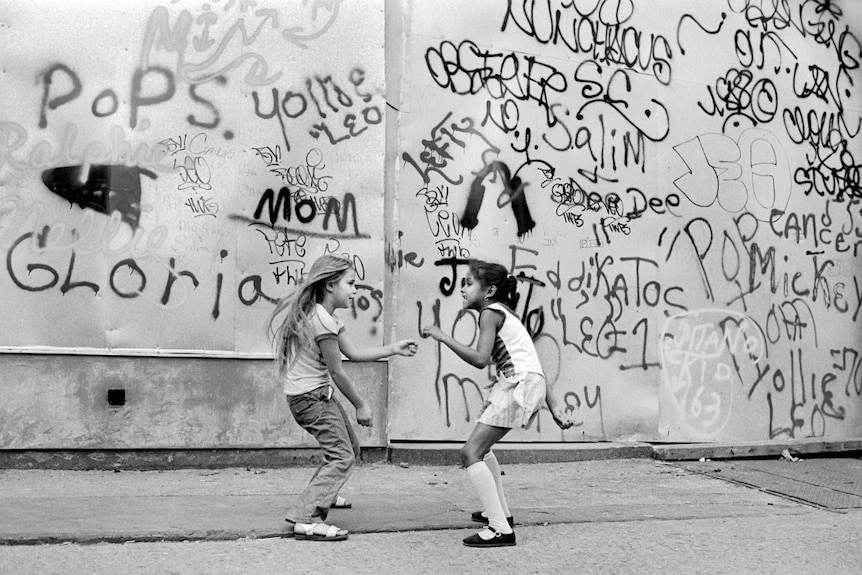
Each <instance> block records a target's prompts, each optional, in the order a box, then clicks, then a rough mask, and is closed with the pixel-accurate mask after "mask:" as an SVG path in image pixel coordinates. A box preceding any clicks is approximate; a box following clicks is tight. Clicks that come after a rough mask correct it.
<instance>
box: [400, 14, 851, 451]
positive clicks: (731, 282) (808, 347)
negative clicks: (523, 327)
mask: <svg viewBox="0 0 862 575" xmlns="http://www.w3.org/2000/svg"><path fill="white" fill-rule="evenodd" d="M405 4H407V5H409V7H410V8H409V10H405V13H407V14H409V17H408V23H407V25H406V30H405V34H406V37H407V40H406V45H407V48H406V54H405V58H404V75H403V83H402V85H401V97H400V101H399V102H398V104H397V106H398V108H399V114H398V121H399V123H400V132H399V144H400V153H399V157H398V158H397V161H398V183H397V187H398V197H399V203H400V209H399V213H398V217H399V220H398V222H397V226H398V238H397V241H398V248H399V250H400V251H398V252H397V254H395V255H396V256H397V257H392V256H390V266H391V267H392V268H397V270H398V272H399V281H400V283H399V289H398V294H397V295H398V300H399V305H398V309H397V317H398V325H399V327H400V328H401V329H406V328H410V329H411V330H414V333H418V330H419V329H420V327H421V326H422V325H425V324H429V323H434V324H437V325H439V326H440V327H441V328H442V329H443V330H444V331H446V332H449V333H451V334H453V335H454V336H455V337H456V338H458V339H459V340H460V341H462V342H463V343H465V344H472V343H474V342H475V339H476V336H477V323H476V318H475V316H474V315H473V314H472V313H470V314H464V313H463V312H462V311H461V299H460V296H459V287H460V281H461V279H462V278H463V276H464V273H465V271H466V266H465V262H466V260H467V258H470V257H476V258H480V259H488V260H493V261H497V262H499V263H502V264H504V265H505V266H507V267H509V268H510V270H511V271H512V273H514V274H515V275H517V276H518V277H519V279H520V294H521V300H520V303H519V306H518V309H517V312H518V313H519V314H520V315H521V317H522V318H523V319H524V321H525V323H526V324H527V325H528V327H529V328H530V329H531V330H532V332H533V333H534V334H535V339H536V343H537V346H538V348H539V350H540V354H541V356H542V360H543V363H544V365H545V368H546V370H547V374H548V376H549V379H550V380H551V381H552V382H553V383H554V385H555V387H556V389H557V393H558V395H559V396H560V398H561V399H562V400H563V401H564V402H565V404H566V408H567V410H568V411H569V412H570V414H571V415H572V416H573V417H574V419H575V420H576V422H577V424H576V427H575V428H573V429H572V430H571V431H567V432H560V431H559V430H558V429H556V428H555V427H554V425H553V422H552V420H551V419H550V417H549V416H548V414H547V412H545V413H543V414H542V415H541V417H540V419H539V421H538V423H537V424H536V425H534V427H533V428H531V429H529V430H526V431H519V432H517V433H514V434H512V435H510V436H509V438H510V439H520V440H567V441H570V440H574V441H577V440H585V439H586V440H596V439H618V438H635V439H645V440H654V441H732V440H769V439H779V438H781V439H786V438H804V437H845V436H858V435H859V434H860V433H862V400H860V394H862V373H860V371H862V370H860V363H862V353H860V352H862V338H860V327H859V313H860V301H862V284H860V271H859V270H860V265H859V263H860V259H859V255H860V254H859V251H860V247H862V244H860V241H862V225H860V224H862V211H860V206H862V201H860V192H862V189H860V173H859V170H860V160H862V134H860V130H862V124H860V108H862V74H860V69H859V64H860V62H862V46H860V38H862V29H860V26H862V4H860V3H859V2H855V1H831V2H830V1H826V0H792V1H782V2H778V1H768V0H712V1H687V2H685V1H683V2H681V1H678V0H677V1H669V0H661V1H654V0H650V1H648V2H647V1H643V2H641V1H633V0H574V1H557V0H550V1H543V2H533V1H527V0H510V1H509V2H497V1H490V0H486V1H475V2H469V3H464V2H457V1H451V0H450V1H443V2H434V3H431V2H420V1H414V2H406V3H405ZM390 91H392V87H390ZM419 361H420V362H421V363H422V364H423V367H424V369H423V370H422V372H421V375H420V377H418V378H417V377H413V376H411V374H412V373H414V372H413V370H412V366H409V365H407V364H396V365H394V366H393V381H392V386H393V390H392V394H391V409H392V429H391V438H393V439H400V438H412V439H458V438H464V437H466V435H467V433H468V432H469V429H470V427H471V425H472V424H471V423H469V421H470V420H471V419H473V418H474V417H475V416H476V414H477V411H478V410H479V409H480V407H481V405H482V396H483V394H484V393H485V390H484V386H485V385H486V383H487V381H488V374H487V373H484V372H482V371H479V370H475V369H473V368H470V367H469V366H467V365H466V364H465V363H464V362H463V361H461V360H460V359H459V358H458V357H457V356H456V355H455V354H454V353H452V352H451V351H450V350H448V349H447V348H445V347H441V346H438V345H436V344H434V342H431V341H430V340H429V341H428V342H423V345H422V348H421V350H420V356H419Z"/></svg>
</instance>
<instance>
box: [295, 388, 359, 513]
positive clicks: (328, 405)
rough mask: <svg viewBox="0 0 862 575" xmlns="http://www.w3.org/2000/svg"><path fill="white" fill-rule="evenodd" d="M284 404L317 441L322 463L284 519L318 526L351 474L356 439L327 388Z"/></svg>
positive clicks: (305, 394) (343, 413) (357, 443)
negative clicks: (321, 454)
mask: <svg viewBox="0 0 862 575" xmlns="http://www.w3.org/2000/svg"><path fill="white" fill-rule="evenodd" d="M287 403H288V405H289V406H290V412H291V413H292V414H293V418H294V419H295V420H296V422H297V423H298V424H299V425H300V426H301V427H302V428H303V429H305V430H306V431H307V432H309V433H310V434H311V435H313V436H314V438H315V439H317V442H318V443H319V444H320V449H321V450H323V459H324V462H323V464H322V465H321V466H320V467H318V468H317V471H315V472H314V475H313V476H312V477H311V481H309V483H308V486H307V487H306V488H305V490H304V491H303V492H302V493H301V494H300V495H299V497H298V498H297V500H296V502H295V503H294V505H293V507H291V509H290V511H288V513H287V516H286V517H285V518H286V519H287V520H288V521H293V522H294V523H320V522H323V521H326V516H327V515H328V514H329V508H330V507H331V506H332V504H333V503H334V502H335V498H336V497H337V496H338V492H339V491H340V490H341V488H342V487H343V486H344V483H345V482H346V481H347V479H348V478H349V477H350V473H351V472H352V471H353V467H354V465H355V464H356V460H357V459H358V458H359V440H358V439H357V438H356V434H355V433H354V431H353V427H352V426H351V425H350V421H349V420H348V419H347V414H346V413H345V412H344V408H343V407H341V404H339V403H338V401H337V400H336V399H335V397H333V396H332V388H330V387H329V386H323V387H319V388H317V389H315V390H314V391H310V392H308V393H304V394H302V395H292V396H287Z"/></svg>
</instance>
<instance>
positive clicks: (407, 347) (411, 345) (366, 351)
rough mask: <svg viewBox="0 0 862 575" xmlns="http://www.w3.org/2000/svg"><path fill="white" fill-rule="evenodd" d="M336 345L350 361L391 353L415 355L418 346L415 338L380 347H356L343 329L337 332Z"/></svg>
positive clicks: (375, 358)
mask: <svg viewBox="0 0 862 575" xmlns="http://www.w3.org/2000/svg"><path fill="white" fill-rule="evenodd" d="M338 346H339V347H340V348H341V352H342V353H343V354H344V355H345V356H347V359H349V360H350V361H374V360H377V359H383V358H385V357H389V356H391V355H403V356H405V357H410V356H413V355H416V350H417V349H418V347H419V346H418V345H417V344H416V341H415V340H412V339H401V340H398V341H396V342H395V343H390V344H389V345H384V346H381V347H366V348H358V347H356V346H355V345H353V342H352V341H351V340H350V337H349V336H348V335H347V332H345V331H342V332H341V333H339V334H338Z"/></svg>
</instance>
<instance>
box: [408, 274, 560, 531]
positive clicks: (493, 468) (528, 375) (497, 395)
mask: <svg viewBox="0 0 862 575" xmlns="http://www.w3.org/2000/svg"><path fill="white" fill-rule="evenodd" d="M516 285H517V280H516V279H515V278H514V277H513V276H511V275H509V273H508V271H507V270H506V268H504V267H503V266H501V265H499V264H494V263H488V262H483V261H480V260H470V262H469V272H468V273H467V276H466V277H465V278H464V282H463V284H462V287H461V297H462V298H463V306H464V309H468V310H475V311H478V312H479V339H478V342H477V344H476V348H475V349H474V348H472V347H469V346H466V345H464V344H462V343H461V342H459V341H457V340H455V339H454V338H453V337H451V336H449V335H447V334H445V333H443V331H441V330H440V328H439V327H436V326H433V325H432V326H427V327H425V328H424V329H423V330H422V336H423V337H431V338H433V339H435V340H437V341H439V342H441V343H443V344H445V345H446V346H447V347H449V348H450V349H451V350H452V351H454V352H455V354H456V355H458V357H460V358H461V359H463V360H464V361H466V362H467V363H469V364H470V365H472V366H474V367H478V368H484V367H486V366H487V365H488V364H489V363H490V362H492V361H493V362H494V364H495V365H496V378H495V381H494V383H493V385H492V387H491V389H490V392H489V394H488V396H487V398H486V400H485V406H484V409H483V411H482V413H481V415H480V416H479V419H478V421H477V423H476V427H475V428H474V429H473V433H472V434H471V435H470V438H469V439H468V440H467V443H465V444H464V446H463V447H462V448H461V462H462V463H463V465H464V467H465V468H466V469H467V475H468V476H469V478H470V482H471V483H472V484H473V487H474V488H475V489H476V492H477V493H478V495H479V499H480V500H481V502H482V506H483V508H484V510H483V511H477V512H475V513H473V520H474V521H477V522H483V523H484V522H487V523H488V527H487V528H485V529H483V530H482V531H480V532H479V533H477V534H475V535H471V536H470V537H467V538H466V539H464V545H467V546H469V547H502V546H510V545H515V532H514V530H513V529H512V526H513V525H514V520H513V518H512V514H511V512H510V511H509V507H508V503H507V501H506V497H505V495H504V494H503V484H502V481H501V477H500V466H499V463H498V462H497V458H496V456H495V455H494V452H493V451H491V447H492V446H493V445H494V444H495V443H497V442H498V441H500V440H501V439H502V438H503V436H505V435H506V433H508V432H509V430H510V429H513V428H515V427H527V426H528V425H529V424H530V422H531V421H532V419H533V418H534V417H535V415H536V414H537V413H538V411H539V408H540V407H541V403H542V402H544V403H545V404H546V405H547V406H548V410H549V411H550V412H551V416H552V417H553V418H554V421H555V422H556V424H557V425H558V426H559V427H560V428H561V429H568V428H569V427H571V426H572V421H571V420H569V419H567V418H566V416H565V414H564V413H563V411H562V410H561V409H560V407H559V405H558V404H557V401H556V399H555V398H554V396H553V393H552V392H551V389H550V386H548V385H547V384H546V383H545V377H544V372H543V371H542V365H541V364H540V362H539V356H538V354H537V353H536V348H535V346H534V345H533V341H532V339H531V338H530V335H529V333H528V332H527V330H526V328H525V327H524V325H523V324H522V323H521V322H520V320H519V319H518V317H517V316H515V314H514V312H513V311H512V310H513V309H514V307H515V306H516V304H517V300H518V295H517V291H516Z"/></svg>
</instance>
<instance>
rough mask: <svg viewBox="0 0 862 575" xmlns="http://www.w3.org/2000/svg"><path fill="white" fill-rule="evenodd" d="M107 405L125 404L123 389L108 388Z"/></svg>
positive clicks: (124, 391)
mask: <svg viewBox="0 0 862 575" xmlns="http://www.w3.org/2000/svg"><path fill="white" fill-rule="evenodd" d="M108 405H126V390H125V389H109V390H108Z"/></svg>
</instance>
